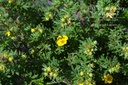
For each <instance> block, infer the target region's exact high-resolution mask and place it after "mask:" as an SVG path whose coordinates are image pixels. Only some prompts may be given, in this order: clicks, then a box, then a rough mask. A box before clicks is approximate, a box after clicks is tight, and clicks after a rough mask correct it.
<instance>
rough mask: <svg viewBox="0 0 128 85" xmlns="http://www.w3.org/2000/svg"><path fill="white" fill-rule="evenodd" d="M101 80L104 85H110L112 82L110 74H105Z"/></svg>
mask: <svg viewBox="0 0 128 85" xmlns="http://www.w3.org/2000/svg"><path fill="white" fill-rule="evenodd" d="M103 80H104V83H105V84H107V83H108V84H110V83H112V81H113V77H112V76H111V75H110V74H107V75H104V78H103Z"/></svg>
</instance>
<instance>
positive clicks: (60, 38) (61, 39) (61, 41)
mask: <svg viewBox="0 0 128 85" xmlns="http://www.w3.org/2000/svg"><path fill="white" fill-rule="evenodd" d="M67 40H68V37H67V36H66V35H64V36H58V37H57V40H56V43H57V45H58V46H63V45H65V44H67Z"/></svg>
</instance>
